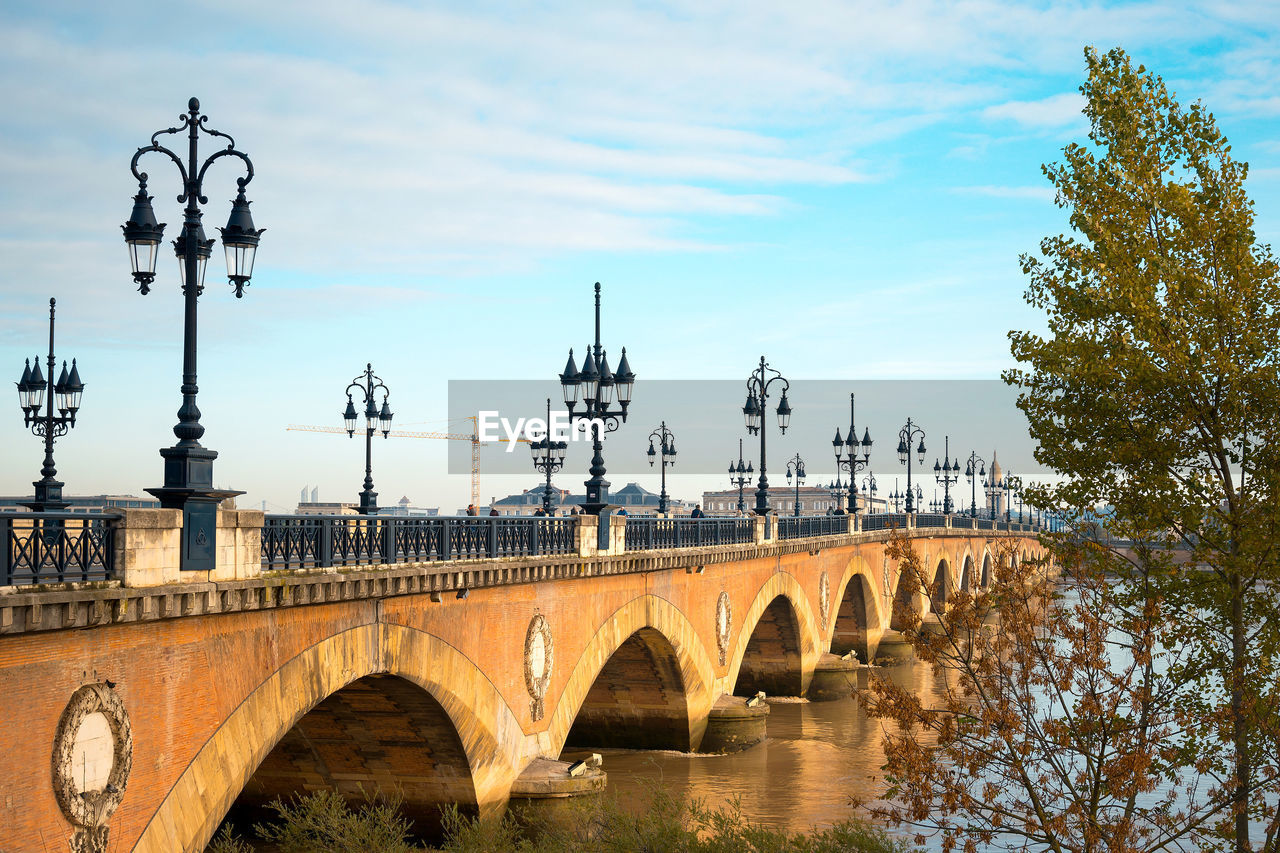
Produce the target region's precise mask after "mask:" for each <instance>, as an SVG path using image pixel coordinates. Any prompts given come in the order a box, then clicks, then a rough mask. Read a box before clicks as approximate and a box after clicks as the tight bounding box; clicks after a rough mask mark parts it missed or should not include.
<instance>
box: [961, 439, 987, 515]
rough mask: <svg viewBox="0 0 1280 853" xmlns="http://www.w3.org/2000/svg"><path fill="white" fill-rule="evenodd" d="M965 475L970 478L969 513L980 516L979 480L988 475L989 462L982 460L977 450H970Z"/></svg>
mask: <svg viewBox="0 0 1280 853" xmlns="http://www.w3.org/2000/svg"><path fill="white" fill-rule="evenodd" d="M964 475H965V477H966V478H968V480H969V515H970V516H972V517H973V518H977V517H978V481H979V480H981V479H982V478H983V477H985V476H987V463H986V462H984V461H983V460H982V457H981V456H979V455H978V452H977V451H976V450H971V451H969V459H968V461H966V462H965V466H964Z"/></svg>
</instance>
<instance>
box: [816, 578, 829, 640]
mask: <svg viewBox="0 0 1280 853" xmlns="http://www.w3.org/2000/svg"><path fill="white" fill-rule="evenodd" d="M818 613H819V615H821V616H822V630H824V631H825V630H827V619H828V618H829V617H830V616H831V579H830V578H828V577H827V573H826V572H823V573H822V577H821V579H819V580H818Z"/></svg>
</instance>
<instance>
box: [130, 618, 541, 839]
mask: <svg viewBox="0 0 1280 853" xmlns="http://www.w3.org/2000/svg"><path fill="white" fill-rule="evenodd" d="M384 675H391V676H398V677H399V679H401V680H403V681H404V682H412V684H415V685H417V687H419V688H421V689H422V690H423V691H425V692H426V693H427V694H428V696H429V699H430V702H431V703H433V704H434V705H437V706H438V707H439V709H440V710H442V711H443V713H444V714H445V715H446V716H447V718H448V720H449V721H451V722H452V724H453V728H454V734H455V735H456V737H457V743H458V745H460V747H461V750H462V753H463V755H464V756H465V761H466V764H467V766H468V767H469V769H470V787H471V792H472V793H473V797H474V800H473V801H474V802H475V803H476V804H477V805H478V806H479V808H480V809H481V810H486V809H487V808H491V807H492V806H494V805H496V804H497V803H500V802H501V801H502V800H504V799H505V798H506V796H507V793H508V791H509V789H510V784H511V780H512V779H513V778H514V777H515V775H516V768H514V767H512V766H511V765H510V763H509V756H513V755H519V754H520V753H521V750H520V748H519V742H520V741H522V740H523V734H522V732H521V729H520V725H519V723H518V722H517V720H516V718H515V715H514V714H512V712H511V709H510V708H509V707H508V706H507V704H506V702H505V700H504V699H503V698H502V695H501V694H500V693H499V692H498V690H497V688H496V687H494V685H493V684H492V683H491V682H490V681H489V680H488V678H487V677H486V676H485V674H484V673H483V672H481V671H480V670H479V669H478V668H477V667H476V666H475V664H474V663H472V662H471V661H470V660H469V659H467V658H466V656H464V655H463V654H462V653H461V652H459V651H458V650H457V649H455V648H453V647H452V646H450V645H448V644H447V643H445V642H444V641H442V640H440V639H439V638H437V637H434V636H432V635H430V634H427V633H425V632H422V631H419V630H417V629H413V628H407V627H404V626H399V625H388V624H367V625H361V626H358V627H355V628H350V629H348V630H346V631H342V632H341V633H338V634H334V635H332V636H329V637H327V638H325V639H324V640H321V641H320V642H318V643H316V644H315V645H313V646H311V647H309V648H308V649H306V650H305V651H303V652H301V653H299V654H298V655H296V656H295V657H293V658H292V659H290V660H289V661H287V662H285V663H284V664H283V665H282V666H281V667H280V668H279V669H277V670H276V671H275V672H274V673H273V674H272V675H271V676H270V677H269V678H267V679H266V680H265V681H263V682H262V683H261V684H259V685H258V686H257V687H256V688H255V689H254V690H253V691H252V692H251V693H250V694H249V695H248V696H247V697H245V699H244V700H243V701H242V702H241V703H240V704H239V705H238V706H237V707H236V709H235V710H234V711H233V712H232V713H231V714H230V715H229V716H228V717H227V719H226V720H224V721H223V722H222V723H221V724H220V725H219V726H218V728H217V729H216V730H215V732H214V733H213V735H212V736H211V737H210V738H209V739H208V740H207V741H206V742H205V744H204V746H202V747H201V749H200V751H199V752H197V753H196V756H195V758H193V759H192V761H191V763H190V764H188V765H187V767H186V768H185V770H184V771H183V772H182V774H181V775H180V776H179V777H178V778H177V780H176V781H175V782H174V784H173V786H172V787H171V788H170V789H169V792H168V793H167V794H166V795H165V797H164V799H163V800H162V801H161V803H160V806H159V808H158V809H156V812H155V814H154V815H152V817H151V819H150V821H149V822H148V823H147V826H146V828H145V829H144V830H143V832H142V835H141V837H140V838H139V840H138V843H137V845H136V846H135V847H134V850H135V851H138V853H169V851H173V850H202V849H204V845H205V844H207V843H208V841H209V839H210V838H211V837H212V835H213V833H214V831H215V830H216V829H217V827H218V824H219V823H220V822H221V821H222V819H223V817H224V816H225V815H226V813H227V811H228V810H229V809H230V807H231V805H232V804H233V803H234V802H235V800H236V798H237V797H238V796H239V795H240V793H241V792H242V791H243V790H244V788H245V786H246V785H247V784H248V783H249V781H250V779H251V778H252V777H253V775H254V773H255V772H256V771H257V769H258V767H259V766H260V765H261V764H262V762H263V761H264V759H266V757H267V756H268V754H269V753H270V752H271V751H272V750H273V749H274V748H275V747H276V745H277V744H278V743H280V742H281V740H282V739H284V738H285V736H286V735H287V734H288V733H289V732H290V730H292V729H293V727H294V726H295V725H296V724H297V723H298V722H299V721H300V720H301V719H302V718H303V717H305V716H306V715H307V714H308V713H310V712H311V711H312V710H314V709H315V708H316V707H317V706H318V705H320V704H321V703H322V702H324V701H325V700H326V699H328V698H329V697H331V696H334V695H335V694H338V693H339V692H340V691H343V690H344V689H345V688H348V687H350V686H351V685H353V684H355V683H356V682H360V681H362V680H364V679H367V678H369V677H371V676H373V677H377V676H384ZM446 678H447V679H448V680H447V681H446V680H445V679H446ZM469 799H470V798H469Z"/></svg>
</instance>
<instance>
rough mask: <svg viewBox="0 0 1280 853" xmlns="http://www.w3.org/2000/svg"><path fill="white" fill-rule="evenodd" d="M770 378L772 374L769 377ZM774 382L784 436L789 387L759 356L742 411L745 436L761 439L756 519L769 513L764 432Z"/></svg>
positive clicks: (785, 380) (788, 420)
mask: <svg viewBox="0 0 1280 853" xmlns="http://www.w3.org/2000/svg"><path fill="white" fill-rule="evenodd" d="M770 374H773V375H772V376H770ZM775 382H781V383H782V399H781V400H779V401H778V432H779V433H781V434H783V435H785V434H786V432H787V427H788V426H790V425H791V403H790V402H789V401H788V400H787V392H788V391H789V390H791V383H790V382H788V381H787V379H786V378H785V377H784V376H783V375H782V374H781V373H779V372H778V371H777V370H774V369H773V368H772V367H770V366H769V363H768V362H767V361H765V360H764V356H760V366H759V367H757V368H756V369H755V370H753V371H752V372H751V375H750V376H748V377H747V402H746V405H744V406H743V407H742V414H743V416H744V417H745V418H746V422H747V432H748V433H751V434H752V435H758V436H760V476H759V478H758V479H757V480H756V508H755V513H756V515H767V514H768V512H769V477H768V475H767V474H766V473H765V432H766V430H765V429H764V410H765V405H766V404H767V403H768V401H769V388H770V386H772V385H773V383H775Z"/></svg>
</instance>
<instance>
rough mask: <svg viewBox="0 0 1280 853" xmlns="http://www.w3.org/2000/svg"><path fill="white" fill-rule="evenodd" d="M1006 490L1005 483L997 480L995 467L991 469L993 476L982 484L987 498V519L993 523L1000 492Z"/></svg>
mask: <svg viewBox="0 0 1280 853" xmlns="http://www.w3.org/2000/svg"><path fill="white" fill-rule="evenodd" d="M1003 488H1004V482H1003V481H1001V480H997V479H996V471H995V466H994V465H993V466H992V468H991V476H989V477H988V478H987V479H986V480H984V481H983V483H982V490H983V492H985V493H986V496H987V517H988V518H990V519H991V520H992V521H995V520H996V503H997V502H998V500H999V497H1000V490H1001V489H1003Z"/></svg>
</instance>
